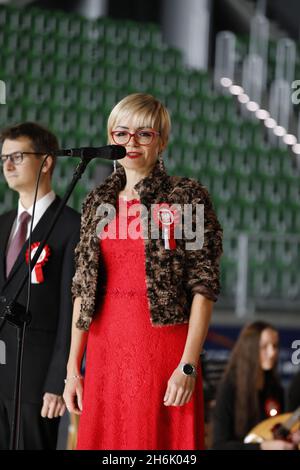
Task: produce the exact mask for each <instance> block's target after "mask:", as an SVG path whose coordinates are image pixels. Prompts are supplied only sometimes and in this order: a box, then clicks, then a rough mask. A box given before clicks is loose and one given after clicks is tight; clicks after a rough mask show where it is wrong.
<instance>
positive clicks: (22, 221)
mask: <svg viewBox="0 0 300 470" xmlns="http://www.w3.org/2000/svg"><path fill="white" fill-rule="evenodd" d="M30 219H31V215H30V214H28V212H26V211H24V212H22V214H21V215H20V217H19V228H18V230H17V232H16V234H15V236H14V237H13V239H12V241H11V243H10V246H9V248H8V251H7V255H6V277H8V275H9V273H10V271H11V269H12V267H13V265H14V264H15V262H16V259H17V257H18V256H19V253H20V251H21V249H22V247H23V245H24V243H25V241H26V235H27V228H28V222H29V220H30Z"/></svg>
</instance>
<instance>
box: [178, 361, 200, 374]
mask: <svg viewBox="0 0 300 470" xmlns="http://www.w3.org/2000/svg"><path fill="white" fill-rule="evenodd" d="M179 368H180V370H181V371H182V373H183V374H184V375H187V376H190V377H197V370H196V367H195V366H194V365H193V364H189V363H188V362H181V363H180V364H179Z"/></svg>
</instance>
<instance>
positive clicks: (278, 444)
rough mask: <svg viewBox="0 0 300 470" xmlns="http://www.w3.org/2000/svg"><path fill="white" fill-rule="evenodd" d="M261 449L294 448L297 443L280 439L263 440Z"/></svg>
mask: <svg viewBox="0 0 300 470" xmlns="http://www.w3.org/2000/svg"><path fill="white" fill-rule="evenodd" d="M260 448H261V450H294V449H295V444H292V443H291V442H287V441H281V440H279V439H274V440H269V441H268V440H267V441H263V442H262V443H261V444H260Z"/></svg>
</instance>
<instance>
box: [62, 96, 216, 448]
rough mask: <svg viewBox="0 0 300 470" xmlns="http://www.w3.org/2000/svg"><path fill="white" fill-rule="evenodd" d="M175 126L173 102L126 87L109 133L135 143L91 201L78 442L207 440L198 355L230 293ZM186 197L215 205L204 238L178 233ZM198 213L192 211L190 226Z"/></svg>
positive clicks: (81, 262)
mask: <svg viewBox="0 0 300 470" xmlns="http://www.w3.org/2000/svg"><path fill="white" fill-rule="evenodd" d="M169 131H170V118H169V114H168V111H167V110H166V108H165V107H164V106H163V105H162V104H161V103H160V102H159V101H158V100H156V99H155V98H154V97H152V96H150V95H145V94H134V95H130V96H128V97H126V98H124V99H123V100H122V101H121V102H120V103H118V104H117V105H116V106H115V108H114V109H113V110H112V112H111V115H110V117H109V120H108V136H109V139H110V142H111V143H112V144H114V143H115V144H119V145H124V146H125V147H126V150H127V153H126V156H125V157H124V158H123V159H122V160H119V167H118V169H115V172H114V173H113V174H112V175H111V176H110V177H109V178H108V179H107V180H106V181H105V182H104V183H103V184H102V185H101V186H100V187H98V188H96V190H94V191H93V192H92V193H90V195H89V196H88V197H87V199H86V202H85V204H84V207H83V214H82V227H81V240H80V243H79V244H78V247H77V249H76V274H75V277H74V281H73V295H74V298H75V301H74V314H73V327H72V344H71V350H70V356H69V362H68V370H67V378H66V387H65V392H64V398H65V401H66V405H67V407H68V410H69V411H70V412H73V413H76V414H80V415H81V416H80V423H79V430H78V443H77V449H118V450H121V449H122V450H124V449H144V450H155V449H164V450H166V449H169V450H179V449H190V450H193V449H202V448H203V447H204V424H203V423H204V418H203V397H202V382H201V369H200V365H199V357H200V353H201V350H202V346H203V343H204V340H205V337H206V334H207V329H208V325H209V321H210V316H211V313H212V308H213V303H214V301H215V300H216V298H217V295H218V293H219V259H220V255H221V251H222V246H221V239H222V230H221V228H220V225H219V223H218V221H217V219H216V216H215V213H214V211H213V208H212V205H211V202H210V198H209V195H208V193H207V190H206V189H205V188H203V186H202V185H200V183H198V182H197V181H195V180H191V179H188V178H177V177H170V176H168V175H167V173H166V171H165V169H164V165H163V162H162V159H161V154H162V152H163V150H164V149H165V148H166V145H167V142H168V136H169ZM175 204H176V207H175ZM178 204H179V205H180V204H182V205H183V204H190V205H191V206H192V207H193V209H195V207H196V204H204V240H203V243H202V244H201V246H199V244H198V245H197V244H196V245H195V246H193V247H192V248H190V247H189V248H186V247H187V235H186V233H187V232H185V234H184V236H183V237H181V238H180V239H176V234H175V228H177V226H176V224H177V223H178V226H179V221H180V220H181V219H180V218H178V210H179V212H180V209H178ZM108 205H109V207H108ZM152 207H154V209H153V210H152ZM174 207H175V208H174ZM103 208H104V209H105V210H106V212H105V211H104V210H103ZM104 212H105V214H106V215H107V214H108V213H109V216H108V217H106V218H105V217H103V215H104ZM198 221H199V217H198V215H195V214H194V213H193V216H192V220H191V226H193V228H195V226H196V223H197V222H198ZM180 223H181V222H180ZM153 227H156V228H157V231H158V234H159V235H158V236H157V237H153V236H152V235H153V232H152V231H151V233H150V231H149V229H150V230H153ZM190 228H191V227H190ZM147 229H148V232H147ZM196 230H197V227H196ZM199 230H200V227H198V231H199ZM149 233H150V236H149ZM196 235H197V232H196ZM85 350H86V366H85V375H84V378H83V377H82V376H81V363H82V358H83V354H84V351H85Z"/></svg>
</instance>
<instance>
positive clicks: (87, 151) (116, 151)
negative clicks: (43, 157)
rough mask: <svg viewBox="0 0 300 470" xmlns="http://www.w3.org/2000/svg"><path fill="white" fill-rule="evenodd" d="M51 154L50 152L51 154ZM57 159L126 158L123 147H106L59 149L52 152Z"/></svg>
mask: <svg viewBox="0 0 300 470" xmlns="http://www.w3.org/2000/svg"><path fill="white" fill-rule="evenodd" d="M49 153H50V152H49ZM51 154H52V155H53V154H54V156H56V157H77V158H78V157H79V158H89V159H92V158H104V159H105V160H119V159H120V158H124V157H125V156H126V148H125V147H123V145H105V146H104V147H80V148H77V149H76V148H75V149H59V150H57V151H56V152H51Z"/></svg>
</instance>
